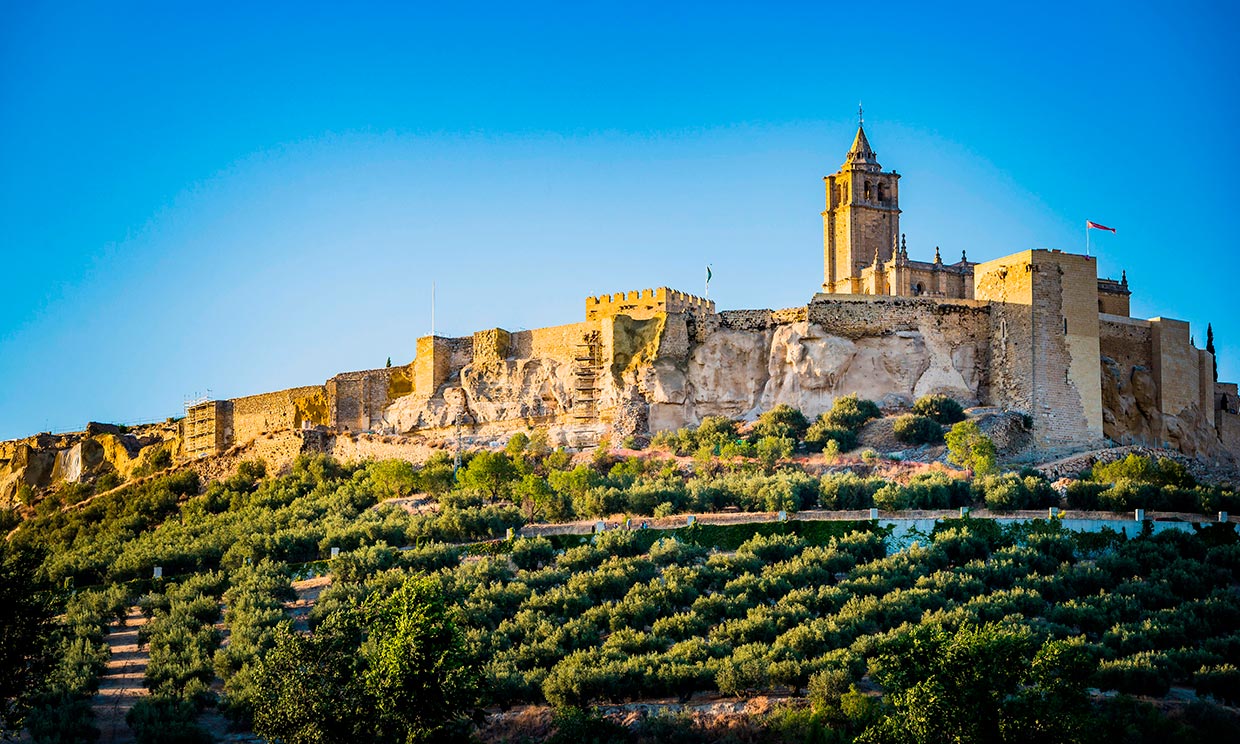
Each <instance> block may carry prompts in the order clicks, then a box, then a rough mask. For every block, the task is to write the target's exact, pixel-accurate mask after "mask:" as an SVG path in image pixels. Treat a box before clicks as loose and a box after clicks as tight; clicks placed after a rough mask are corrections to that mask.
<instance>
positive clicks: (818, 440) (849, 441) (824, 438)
mask: <svg viewBox="0 0 1240 744" xmlns="http://www.w3.org/2000/svg"><path fill="white" fill-rule="evenodd" d="M832 444H834V445H835V453H836V454H837V455H838V454H839V453H840V452H847V451H849V450H851V449H853V448H855V447H856V446H857V432H855V431H853V430H852V429H846V428H844V427H842V426H836V425H835V424H832V423H831V422H829V421H827V419H826V414H823V415H822V416H819V417H818V420H816V421H815V422H814V423H813V424H811V425H810V427H809V429H808V430H807V431H806V432H805V446H806V448H807V449H809V451H810V452H821V451H825V450H826V449H827V448H828V447H830V446H831V445H832Z"/></svg>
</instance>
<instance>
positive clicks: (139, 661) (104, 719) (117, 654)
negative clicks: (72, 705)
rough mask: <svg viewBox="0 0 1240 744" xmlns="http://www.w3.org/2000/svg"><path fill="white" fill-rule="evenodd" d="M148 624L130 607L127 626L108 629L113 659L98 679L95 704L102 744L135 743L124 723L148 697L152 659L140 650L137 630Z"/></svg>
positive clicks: (116, 624) (109, 646) (115, 624)
mask: <svg viewBox="0 0 1240 744" xmlns="http://www.w3.org/2000/svg"><path fill="white" fill-rule="evenodd" d="M145 624H146V618H145V617H143V616H142V613H141V612H140V611H139V610H138V608H137V607H130V608H129V615H128V616H127V617H126V618H125V624H124V625H121V624H120V623H114V624H113V625H112V626H110V627H109V628H108V636H107V639H106V640H107V644H108V649H109V650H110V651H111V652H112V658H110V659H109V660H108V668H107V669H106V670H105V671H104V673H103V676H102V677H100V679H99V692H98V693H96V694H95V698H94V700H93V701H92V705H93V707H94V710H95V725H96V726H98V727H99V744H119V743H120V742H131V741H133V740H134V738H133V732H132V731H130V730H129V724H127V723H125V714H126V713H128V712H129V709H130V708H132V707H133V706H134V703H136V702H137V701H138V699H139V698H144V697H146V696H147V694H148V692H147V689H146V688H145V687H143V685H142V679H143V675H144V674H145V673H146V664H147V662H148V661H149V660H150V656H149V655H148V653H147V650H146V649H145V648H139V647H138V628H141V627H142V626H143V625H145Z"/></svg>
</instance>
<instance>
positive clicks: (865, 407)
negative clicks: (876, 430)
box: [824, 393, 883, 431]
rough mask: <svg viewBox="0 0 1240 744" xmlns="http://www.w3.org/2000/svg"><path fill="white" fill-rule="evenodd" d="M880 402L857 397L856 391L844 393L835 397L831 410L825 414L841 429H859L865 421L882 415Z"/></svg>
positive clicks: (827, 418) (830, 422)
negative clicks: (879, 408) (879, 406)
mask: <svg viewBox="0 0 1240 744" xmlns="http://www.w3.org/2000/svg"><path fill="white" fill-rule="evenodd" d="M882 415H883V414H882V412H881V411H879V410H878V404H877V403H875V402H874V401H872V400H865V399H864V398H859V397H857V394H856V393H852V394H849V395H842V396H840V397H839V398H836V399H835V403H833V404H832V405H831V410H830V411H828V412H827V413H825V414H824V416H825V419H826V421H827V423H829V424H830V425H831V426H836V427H839V428H841V429H848V430H850V431H857V430H858V429H860V428H861V427H862V426H864V425H865V422H867V421H869V420H870V419H876V418H878V417H879V416H882Z"/></svg>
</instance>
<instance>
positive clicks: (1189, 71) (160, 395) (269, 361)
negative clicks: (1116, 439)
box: [0, 0, 1240, 438]
mask: <svg viewBox="0 0 1240 744" xmlns="http://www.w3.org/2000/svg"><path fill="white" fill-rule="evenodd" d="M335 5H337V6H338V7H332V5H328V4H323V5H315V4H311V3H304V2H298V3H287V4H277V3H237V4H229V3H205V4H197V6H196V7H192V8H191V7H189V4H186V3H167V2H152V3H129V2H119V1H115V0H114V1H112V2H106V3H105V2H100V3H88V4H74V3H65V4H60V3H56V4H53V3H17V2H13V3H5V4H4V5H3V9H0V258H2V260H3V273H2V274H0V276H3V283H4V287H3V290H4V291H3V293H2V294H0V438H7V437H15V436H21V435H25V434H30V433H34V432H37V431H43V430H57V431H59V430H71V429H78V428H80V427H81V426H83V425H84V424H85V422H86V421H88V420H101V421H122V422H132V421H136V420H142V419H148V420H149V419H154V418H160V417H164V416H169V415H174V414H178V413H179V412H180V409H181V406H182V401H183V399H184V398H185V397H186V396H188V395H192V394H194V393H195V392H199V393H201V392H205V391H206V390H207V389H208V388H209V389H210V390H211V392H212V394H213V395H214V396H216V397H232V396H238V395H246V394H250V393H257V392H263V391H267V390H273V389H278V388H283V387H289V386H293V385H301V384H314V383H320V382H322V381H323V380H324V379H325V378H327V377H328V376H330V375H331V374H334V373H336V372H339V371H345V370H352V369H365V368H369V367H376V366H382V365H383V363H384V361H385V360H386V359H387V357H389V356H390V357H391V358H392V360H393V362H394V363H398V364H399V363H404V362H408V361H409V360H410V359H411V358H412V356H413V353H414V341H415V339H416V337H418V336H420V335H424V334H426V333H427V332H428V330H429V327H430V299H429V294H430V291H429V290H430V285H431V282H432V281H435V282H437V284H438V312H437V330H438V331H439V332H440V333H442V334H465V333H469V332H472V331H473V330H475V329H480V328H487V327H494V326H502V327H505V328H509V329H518V328H533V327H538V326H543V325H552V324H557V323H563V322H571V321H574V320H576V319H578V318H579V317H581V315H582V313H583V299H584V297H585V296H586V295H587V294H592V293H602V292H608V291H620V290H627V289H637V288H641V287H650V286H659V285H668V286H673V287H678V288H682V289H685V290H689V291H694V292H700V291H701V288H702V275H703V266H704V265H705V264H706V263H708V262H709V263H711V264H713V266H714V277H715V278H714V281H713V282H712V284H711V296H712V298H713V299H716V300H717V301H718V303H719V305H720V306H721V307H723V308H746V307H788V306H793V305H797V304H803V303H804V302H806V301H807V300H808V299H809V298H810V296H811V295H812V294H813V293H814V291H815V290H816V289H817V288H818V285H819V282H820V281H821V270H822V267H821V221H820V218H819V216H818V213H819V211H820V210H821V209H822V203H823V194H822V182H821V177H822V176H823V175H825V174H827V173H830V172H833V171H834V170H835V169H836V168H837V167H838V166H839V164H840V163H841V162H842V160H843V157H844V153H845V151H846V150H847V149H848V145H849V144H850V142H851V138H852V135H853V133H854V130H855V112H856V108H857V102H858V100H859V99H863V100H864V102H865V109H866V131H867V133H868V134H869V137H870V142H871V143H872V144H873V146H874V148H875V149H876V150H877V152H878V155H879V159H880V161H881V162H882V164H883V165H884V167H886V168H889V169H890V168H895V169H896V170H898V171H900V173H902V174H904V179H903V180H902V182H901V199H902V206H903V208H904V215H903V219H902V226H903V228H904V230H905V232H906V233H907V234H908V241H909V250H910V254H911V255H912V256H913V257H914V258H921V259H928V258H930V257H932V256H933V252H934V247H935V245H939V246H942V250H943V254H944V257H945V259H948V260H955V259H956V258H958V257H959V255H960V251H961V250H962V249H963V250H967V251H968V254H969V258H970V259H973V260H985V259H989V258H994V257H998V256H1001V255H1005V254H1008V253H1011V252H1014V251H1017V250H1023V249H1028V248H1059V249H1063V250H1070V251H1080V250H1082V249H1083V247H1084V246H1083V244H1084V234H1083V224H1084V221H1085V220H1086V219H1093V220H1095V221H1098V222H1102V223H1104V224H1108V225H1112V226H1114V227H1117V228H1118V229H1119V233H1118V235H1116V236H1111V235H1109V234H1105V235H1097V236H1096V240H1095V241H1094V246H1095V249H1096V250H1097V252H1098V253H1099V255H1100V258H1099V264H1100V268H1101V272H1102V273H1103V274H1112V275H1116V276H1118V274H1119V272H1120V270H1121V268H1126V269H1127V270H1128V276H1129V280H1130V282H1131V286H1132V289H1133V291H1134V296H1133V311H1134V314H1135V315H1140V316H1142V317H1150V316H1154V315H1164V316H1167V317H1174V318H1181V319H1185V320H1188V321H1190V322H1191V323H1192V326H1193V331H1194V333H1195V334H1196V337H1197V342H1198V344H1199V345H1204V343H1205V327H1206V323H1207V322H1212V323H1214V327H1215V331H1216V336H1217V341H1218V346H1219V350H1220V356H1221V372H1222V375H1223V377H1225V378H1227V379H1232V380H1234V379H1236V378H1237V377H1240V318H1238V317H1237V312H1236V309H1235V308H1236V300H1235V296H1236V287H1235V284H1236V282H1235V277H1234V274H1235V272H1234V266H1235V260H1234V259H1235V256H1236V249H1235V247H1234V245H1233V243H1232V240H1233V236H1232V234H1231V232H1232V231H1231V230H1230V229H1229V228H1230V227H1231V226H1230V225H1229V224H1228V223H1227V218H1228V216H1229V215H1230V213H1231V212H1232V211H1233V210H1234V208H1235V205H1236V202H1237V198H1238V197H1240V189H1238V188H1237V186H1236V182H1235V180H1234V178H1235V176H1234V174H1235V173H1236V172H1237V171H1238V168H1237V166H1240V158H1238V144H1237V142H1238V139H1237V138H1236V136H1235V132H1234V129H1235V122H1236V121H1237V120H1238V118H1240V117H1238V116H1237V113H1238V112H1237V107H1238V105H1237V92H1236V90H1237V89H1236V83H1235V78H1236V75H1237V73H1238V72H1240V65H1238V64H1237V52H1236V48H1237V46H1236V44H1235V43H1234V39H1233V38H1232V37H1233V36H1234V32H1235V29H1236V28H1237V27H1238V26H1240V24H1238V23H1237V16H1236V13H1237V11H1236V10H1235V9H1234V4H1231V3H1222V2H1219V3H1202V2H1186V3H1177V4H1171V3H1166V2H1160V3H1144V2H1117V3H1106V4H1094V3H1082V2H1076V3H1070V4H1064V5H1061V6H1055V5H1052V4H1050V3H1039V4H1021V3H1013V4H1006V3H994V2H987V3H980V4H977V5H975V6H972V7H967V6H964V5H961V4H952V3H925V2H918V3H910V4H907V5H906V4H903V3H895V2H884V3H827V2H817V3H810V4H805V5H795V4H781V5H778V6H776V4H745V5H740V4H731V3H724V2H712V3H708V4H706V3H704V4H700V5H693V6H679V7H678V8H675V9H673V8H670V7H668V6H669V5H670V4H667V3H650V4H643V3H634V2H623V3H580V2H575V3H564V4H539V3H505V4H499V5H489V4H483V3H471V4H468V5H466V4H462V3H457V4H451V3H435V4H428V5H427V6H425V7H423V6H419V5H411V4H409V3H391V4H366V3H348V4H335ZM254 6H262V7H254ZM449 6H452V7H453V9H452V10H446V9H445V8H448V7H449ZM841 8H845V9H841Z"/></svg>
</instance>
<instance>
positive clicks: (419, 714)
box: [361, 575, 479, 742]
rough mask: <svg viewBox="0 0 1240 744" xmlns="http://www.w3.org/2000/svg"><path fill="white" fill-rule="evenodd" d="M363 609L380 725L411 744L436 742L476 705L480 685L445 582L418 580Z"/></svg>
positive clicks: (371, 693)
mask: <svg viewBox="0 0 1240 744" xmlns="http://www.w3.org/2000/svg"><path fill="white" fill-rule="evenodd" d="M362 612H363V614H365V615H366V617H367V618H368V619H369V621H370V624H369V628H368V630H369V637H368V638H367V639H366V641H365V642H364V643H363V644H362V648H361V651H362V656H363V657H364V658H365V659H366V671H365V673H364V675H363V680H364V684H365V688H366V691H367V693H368V694H367V696H368V697H369V698H371V699H372V700H374V702H375V712H376V713H377V716H376V718H377V720H376V721H375V723H376V724H377V728H378V729H379V730H380V731H384V732H389V731H400V732H403V733H404V734H405V735H404V736H400V737H398V740H402V739H403V740H404V741H406V742H414V741H435V740H436V738H435V737H436V734H437V733H439V732H442V730H443V728H444V726H446V725H447V724H449V723H451V722H452V721H453V720H455V719H457V718H459V717H461V716H462V715H464V713H465V712H466V711H468V710H469V709H470V708H472V707H473V704H474V703H475V702H476V699H477V692H478V682H479V675H478V672H477V669H476V668H475V666H474V664H473V661H472V660H471V658H470V657H469V654H468V651H467V649H466V645H465V636H464V634H463V633H462V632H461V630H460V629H459V628H457V626H456V625H455V623H453V622H452V620H451V618H450V617H449V613H448V607H447V603H446V602H445V600H444V597H443V592H442V591H441V589H440V587H439V583H438V582H437V581H436V580H435V579H433V578H431V577H429V576H425V575H419V576H411V577H409V578H407V579H405V583H404V584H402V585H401V586H400V588H399V589H397V590H396V591H395V592H393V593H392V594H391V595H389V596H386V597H384V596H380V595H379V594H373V595H371V596H370V598H369V599H368V600H367V601H366V603H365V604H364V605H363V606H362Z"/></svg>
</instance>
